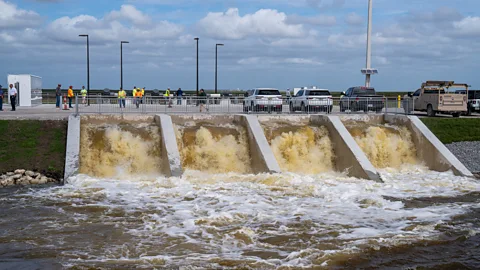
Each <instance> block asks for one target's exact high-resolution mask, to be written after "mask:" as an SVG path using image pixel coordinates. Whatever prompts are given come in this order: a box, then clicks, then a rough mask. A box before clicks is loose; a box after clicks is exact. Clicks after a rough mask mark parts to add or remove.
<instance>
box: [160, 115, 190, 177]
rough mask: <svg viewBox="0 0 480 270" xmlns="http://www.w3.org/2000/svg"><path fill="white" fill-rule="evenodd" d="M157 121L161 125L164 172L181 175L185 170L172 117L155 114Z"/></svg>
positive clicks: (170, 174) (167, 174)
mask: <svg viewBox="0 0 480 270" xmlns="http://www.w3.org/2000/svg"><path fill="white" fill-rule="evenodd" d="M155 123H157V124H158V125H159V126H160V132H161V140H162V160H163V168H164V172H165V174H166V176H174V177H180V176H182V174H183V170H182V164H181V159H180V152H179V151H178V145H177V137H176V135H175V130H174V128H173V123H172V118H171V117H170V116H169V115H165V114H159V115H155Z"/></svg>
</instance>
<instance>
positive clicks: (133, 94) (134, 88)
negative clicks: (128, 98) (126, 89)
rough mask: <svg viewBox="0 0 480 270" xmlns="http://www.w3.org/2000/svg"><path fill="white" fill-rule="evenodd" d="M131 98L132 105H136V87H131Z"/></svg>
mask: <svg viewBox="0 0 480 270" xmlns="http://www.w3.org/2000/svg"><path fill="white" fill-rule="evenodd" d="M132 96H133V103H134V104H137V87H136V86H134V87H133V91H132Z"/></svg>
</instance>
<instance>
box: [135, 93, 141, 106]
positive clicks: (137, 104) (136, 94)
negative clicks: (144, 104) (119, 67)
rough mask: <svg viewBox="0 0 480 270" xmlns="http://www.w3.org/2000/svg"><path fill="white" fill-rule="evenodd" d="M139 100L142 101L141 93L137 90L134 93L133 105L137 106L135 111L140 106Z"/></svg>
mask: <svg viewBox="0 0 480 270" xmlns="http://www.w3.org/2000/svg"><path fill="white" fill-rule="evenodd" d="M141 99H142V91H140V89H138V90H137V91H136V92H135V105H136V106H137V109H138V107H139V106H140V100H141Z"/></svg>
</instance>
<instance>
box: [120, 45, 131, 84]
mask: <svg viewBox="0 0 480 270" xmlns="http://www.w3.org/2000/svg"><path fill="white" fill-rule="evenodd" d="M126 43H130V42H128V41H120V87H121V88H122V90H123V44H126Z"/></svg>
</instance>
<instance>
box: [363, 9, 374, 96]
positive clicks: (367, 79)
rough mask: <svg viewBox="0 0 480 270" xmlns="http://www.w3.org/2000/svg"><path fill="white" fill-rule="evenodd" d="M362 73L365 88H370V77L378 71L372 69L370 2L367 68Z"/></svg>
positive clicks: (369, 10) (370, 11)
mask: <svg viewBox="0 0 480 270" xmlns="http://www.w3.org/2000/svg"><path fill="white" fill-rule="evenodd" d="M362 73H363V74H365V86H366V87H370V76H371V75H373V74H378V70H377V69H375V68H372V0H368V25H367V66H366V68H364V69H362Z"/></svg>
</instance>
